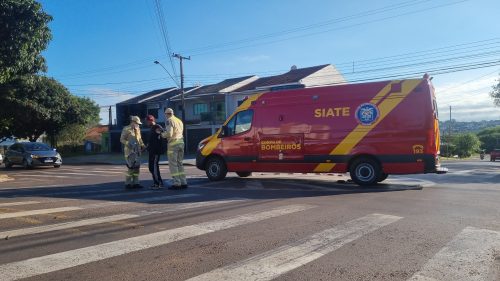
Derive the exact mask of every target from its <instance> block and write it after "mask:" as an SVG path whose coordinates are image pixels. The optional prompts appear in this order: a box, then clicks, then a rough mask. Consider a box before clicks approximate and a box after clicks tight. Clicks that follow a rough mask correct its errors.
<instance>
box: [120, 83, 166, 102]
mask: <svg viewBox="0 0 500 281" xmlns="http://www.w3.org/2000/svg"><path fill="white" fill-rule="evenodd" d="M175 89H176V88H175V87H170V88H164V89H158V90H153V91H150V92H147V93H145V94H142V95H139V96H136V97H133V98H131V99H128V100H125V101H122V102H119V103H117V105H124V104H138V103H145V102H150V101H151V100H152V99H154V98H157V97H159V96H161V95H164V94H167V93H169V92H172V91H173V90H175Z"/></svg>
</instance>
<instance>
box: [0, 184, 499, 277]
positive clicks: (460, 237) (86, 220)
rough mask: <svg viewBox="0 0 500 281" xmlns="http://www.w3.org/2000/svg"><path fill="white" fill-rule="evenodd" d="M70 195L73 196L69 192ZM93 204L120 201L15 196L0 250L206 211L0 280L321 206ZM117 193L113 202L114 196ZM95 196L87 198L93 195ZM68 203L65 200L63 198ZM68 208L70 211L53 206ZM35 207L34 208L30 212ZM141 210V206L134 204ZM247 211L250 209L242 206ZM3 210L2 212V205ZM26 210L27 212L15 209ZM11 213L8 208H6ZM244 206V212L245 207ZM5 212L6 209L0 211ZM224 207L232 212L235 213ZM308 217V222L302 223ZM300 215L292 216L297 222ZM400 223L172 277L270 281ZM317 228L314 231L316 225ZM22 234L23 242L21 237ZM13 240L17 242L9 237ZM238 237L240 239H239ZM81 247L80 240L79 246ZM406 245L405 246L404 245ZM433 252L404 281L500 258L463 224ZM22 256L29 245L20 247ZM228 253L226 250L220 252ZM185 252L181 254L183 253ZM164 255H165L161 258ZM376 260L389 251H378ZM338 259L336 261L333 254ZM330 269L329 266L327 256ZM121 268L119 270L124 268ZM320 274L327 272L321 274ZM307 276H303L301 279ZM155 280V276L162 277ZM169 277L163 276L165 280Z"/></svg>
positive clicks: (182, 196) (355, 227) (368, 218)
mask: <svg viewBox="0 0 500 281" xmlns="http://www.w3.org/2000/svg"><path fill="white" fill-rule="evenodd" d="M73 192H77V193H73ZM100 192H101V193H102V194H99V195H101V196H100V199H114V198H115V199H121V201H113V200H110V201H104V202H96V203H90V204H89V203H88V202H85V200H86V198H87V195H88V194H91V190H81V191H50V192H47V193H45V194H44V198H40V199H39V198H32V197H26V198H23V197H19V198H15V199H14V200H16V201H13V199H12V198H9V199H0V239H2V240H0V241H3V242H0V253H1V252H2V247H6V245H7V244H6V243H7V242H5V241H9V243H10V242H11V241H12V242H13V243H15V242H16V241H18V242H19V243H28V242H27V241H30V240H31V238H33V239H36V237H37V236H36V235H39V234H42V233H45V234H46V235H45V237H54V238H53V239H54V240H55V241H56V242H53V243H52V245H54V243H55V244H56V245H57V239H56V238H57V237H58V235H60V233H61V232H62V231H65V230H74V229H81V228H88V229H86V231H87V233H92V231H95V230H94V229H92V228H90V227H91V226H99V225H104V224H112V223H116V222H125V221H135V222H140V221H141V220H149V219H151V218H152V217H154V216H155V215H162V214H174V213H178V211H180V210H197V211H198V212H201V211H202V210H208V208H212V209H211V211H210V212H208V211H207V214H208V215H206V216H204V215H201V216H200V217H199V219H198V220H197V221H194V222H191V221H186V222H184V221H178V222H176V223H175V225H174V226H171V227H167V228H165V229H162V228H150V229H148V230H145V231H144V232H141V233H139V232H137V233H136V232H134V233H132V234H124V235H122V236H117V237H114V236H109V237H107V238H106V239H107V240H106V239H105V240H104V241H101V240H99V239H96V240H95V241H91V244H90V245H88V244H82V245H79V243H74V244H71V246H69V244H64V245H61V246H57V247H55V248H54V250H50V251H47V252H36V253H35V254H33V255H32V256H26V255H23V256H22V257H21V258H16V257H13V258H6V257H5V256H4V257H3V258H4V259H0V280H2V281H10V280H20V279H24V278H29V277H39V276H42V275H47V276H49V277H48V278H49V279H50V280H56V279H54V278H50V274H55V273H56V272H59V271H62V270H71V269H73V268H77V267H80V266H88V267H92V266H95V265H96V264H97V263H96V262H99V261H104V260H107V261H109V260H112V259H114V258H119V257H124V256H127V255H133V254H134V253H138V252H147V251H152V250H153V249H154V248H158V247H165V246H167V245H178V247H181V248H182V247H185V244H182V241H189V240H193V239H202V238H203V237H205V238H203V239H213V237H212V238H210V237H209V238H207V236H208V235H210V234H214V233H216V234H223V233H225V232H231V231H236V230H237V229H238V228H241V227H243V228H244V227H252V228H257V227H259V225H260V224H266V223H271V222H269V221H270V220H273V221H272V223H271V224H275V223H278V220H284V221H286V222H287V225H289V229H291V230H293V229H294V224H293V222H294V220H295V221H296V222H298V220H300V222H301V224H303V225H307V224H309V223H310V224H311V225H312V224H313V221H314V215H315V213H316V212H317V211H319V210H320V209H321V208H320V206H319V205H316V204H313V203H297V202H294V201H287V200H286V199H284V200H266V199H251V198H244V197H242V198H240V197H227V198H226V197H224V198H221V197H218V198H215V199H211V200H207V199H206V197H204V196H206V195H204V194H200V193H157V192H152V191H151V192H150V191H139V192H136V193H133V194H136V195H140V196H141V197H136V198H127V200H123V198H122V197H123V196H129V194H127V193H126V192H122V193H121V194H120V193H119V192H117V190H116V189H107V191H103V190H100ZM78 193H79V194H81V197H79V199H82V200H83V201H82V202H80V201H79V199H66V200H65V199H64V198H51V199H49V201H47V200H46V199H47V197H50V195H52V196H56V194H57V195H58V196H61V195H75V194H78ZM120 196H121V197H120ZM94 198H95V197H94ZM68 200H69V201H68ZM47 202H50V203H51V206H52V207H51V208H43V207H42V206H45V205H42V204H46V203H47ZM151 202H157V203H158V204H148V205H147V206H144V208H120V209H119V212H118V213H116V211H114V213H108V211H111V209H110V208H111V207H115V206H120V207H128V206H129V205H133V204H143V203H151ZM62 203H65V204H68V203H70V204H73V203H75V204H74V205H71V206H60V205H59V204H62ZM37 206H40V207H39V208H37ZM140 206H142V205H140ZM249 206H255V207H249ZM7 207H8V209H5V208H7ZM26 207H30V209H29V210H26V209H23V208H26ZM12 208H14V209H12ZM95 208H100V209H101V210H102V211H103V212H102V213H100V215H94V216H91V217H85V216H83V217H78V216H76V215H74V216H70V217H69V219H68V220H67V221H64V222H58V223H52V222H43V224H42V225H31V226H24V227H12V224H11V226H10V227H8V228H7V227H5V225H4V224H2V222H4V221H8V220H12V219H16V218H18V217H30V216H35V215H39V214H55V213H68V212H71V213H72V214H73V213H75V214H83V213H85V212H86V211H88V210H90V209H95ZM247 208H248V209H247ZM5 210H7V211H5ZM229 210H231V211H232V210H239V211H237V212H236V214H234V213H232V212H230V211H229ZM308 217H311V218H312V219H311V221H308V220H305V221H304V218H308ZM299 218H300V219H299ZM410 219H411V218H405V217H404V216H399V215H396V214H385V213H384V214H380V213H371V212H368V213H366V214H364V215H361V216H353V217H351V218H349V219H347V218H346V219H343V218H342V219H338V218H337V220H338V221H332V222H330V224H329V226H325V227H321V228H318V230H314V231H311V232H309V233H308V234H306V235H298V236H300V237H298V236H297V237H296V239H293V240H288V241H284V242H282V243H279V244H274V243H270V244H269V245H267V246H266V247H265V248H266V249H265V250H262V251H259V252H256V253H251V254H247V255H244V256H241V257H240V258H238V259H236V260H230V261H224V262H222V263H221V264H218V265H215V266H214V265H211V266H207V267H201V268H202V269H203V272H196V271H193V272H187V273H186V275H185V277H184V278H183V279H180V280H191V281H211V280H217V281H219V280H245V281H257V280H273V279H276V278H279V277H280V276H283V275H285V274H287V273H290V272H292V271H295V270H303V269H304V266H306V265H308V264H312V263H315V262H318V261H319V260H320V259H324V258H329V256H330V255H332V256H335V254H336V251H337V250H339V249H341V248H343V247H345V246H346V245H347V244H350V245H351V246H352V247H356V246H355V245H356V244H357V242H356V241H358V240H360V239H365V241H364V243H371V240H370V239H367V238H368V237H370V236H372V235H379V234H380V233H384V232H386V231H389V230H388V228H389V227H390V228H391V229H397V228H398V225H399V224H400V223H401V222H404V221H405V220H410ZM316 228H317V226H316ZM72 235H73V236H72V239H76V240H78V239H79V237H78V235H79V234H78V232H74V233H73V234H72ZM22 237H25V238H26V239H24V240H23V239H21V238H22ZM17 238H19V240H16V239H17ZM241 239H245V236H244V234H243V235H241ZM87 243H88V241H87ZM387 243H388V245H387V247H386V248H390V246H391V245H390V243H391V241H388V242H387ZM409 243H411V241H410V242H409ZM441 247H442V248H441V249H436V250H435V251H434V252H433V253H435V254H433V255H430V256H429V257H427V260H426V261H425V260H424V261H422V263H421V265H420V266H419V269H418V270H417V271H415V270H413V271H412V272H409V273H408V275H407V277H406V278H407V279H406V280H408V281H430V280H434V281H435V280H441V281H452V280H453V281H455V280H459V281H460V280H498V279H496V278H498V277H499V275H498V273H497V272H496V271H495V266H496V263H498V260H499V256H500V231H495V230H489V229H482V228H477V227H471V226H469V227H465V228H463V229H460V230H459V231H458V232H457V233H456V234H455V235H454V236H453V237H452V238H451V240H449V241H447V242H446V243H445V244H443V245H441ZM22 248H23V251H28V250H29V247H22ZM227 250H228V251H231V249H227ZM186 251H189V249H186ZM167 254H168V253H167ZM383 254H384V255H387V254H390V252H385V253H383ZM336 258H342V257H336ZM331 267H332V268H334V267H335V259H331ZM125 270H126V269H125ZM326 270H328V269H326ZM306 279H307V280H313V279H314V278H313V277H311V278H307V277H306V278H304V280H306ZM162 280H163V279H162ZM169 280H170V279H169Z"/></svg>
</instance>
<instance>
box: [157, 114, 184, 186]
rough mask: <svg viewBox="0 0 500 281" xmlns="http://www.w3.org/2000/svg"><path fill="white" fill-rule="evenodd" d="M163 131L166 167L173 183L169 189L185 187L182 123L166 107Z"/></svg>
mask: <svg viewBox="0 0 500 281" xmlns="http://www.w3.org/2000/svg"><path fill="white" fill-rule="evenodd" d="M165 120H166V121H165V131H164V132H162V134H161V136H162V137H164V138H166V139H167V140H168V152H167V154H168V167H169V169H170V174H171V175H172V179H173V183H172V186H171V189H184V188H187V187H188V185H187V182H186V174H185V173H184V167H183V166H182V161H183V158H184V138H183V135H182V134H183V130H184V124H182V121H181V120H180V119H179V118H177V117H175V115H174V110H173V109H171V108H167V109H166V110H165Z"/></svg>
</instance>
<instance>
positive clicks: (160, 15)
mask: <svg viewBox="0 0 500 281" xmlns="http://www.w3.org/2000/svg"><path fill="white" fill-rule="evenodd" d="M160 1H161V0H154V3H155V6H156V9H155V12H156V16H157V19H158V26H159V28H160V31H161V32H160V33H161V35H162V38H163V42H164V43H165V47H166V51H167V56H168V59H169V61H170V66H171V67H172V71H173V72H174V76H175V77H177V71H176V70H175V65H174V60H173V58H172V57H171V56H170V54H172V49H171V47H170V40H169V36H168V29H167V23H166V18H165V13H164V12H163V6H162V4H161V2H160ZM167 72H168V71H167ZM169 75H170V73H169Z"/></svg>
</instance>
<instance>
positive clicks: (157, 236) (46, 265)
mask: <svg viewBox="0 0 500 281" xmlns="http://www.w3.org/2000/svg"><path fill="white" fill-rule="evenodd" d="M313 207H314V206H311V205H288V206H284V207H280V208H276V209H273V210H269V211H263V212H256V213H250V214H245V215H241V216H236V217H232V218H227V219H219V220H213V221H209V222H204V223H199V224H194V225H188V226H183V227H179V228H174V229H169V230H165V231H160V232H156V233H151V234H146V235H141V236H136V237H132V238H127V239H122V240H117V241H113V242H108V243H104V244H99V245H95V246H89V247H84V248H80V249H75V250H69V251H65V252H60V253H56V254H51V255H46V256H41V257H36V258H31V259H27V260H23V261H18V262H12V263H8V264H4V265H1V266H0V272H2V280H3V281H11V280H18V279H21V278H27V277H32V276H37V275H40V274H45V273H49V272H54V271H58V270H63V269H67V268H71V267H75V266H79V265H84V264H88V263H91V262H96V261H100V260H104V259H109V258H112V257H116V256H121V255H125V254H128V253H132V252H137V251H141V250H145V249H149V248H153V247H158V246H163V245H166V244H169V243H172V242H176V241H180V240H184V239H188V238H192V237H196V236H200V235H203V234H208V233H212V232H216V231H220V230H225V229H229V228H233V227H237V226H241V225H245V224H250V223H255V222H259V221H262V220H266V219H270V218H275V217H279V216H283V215H287V214H292V213H295V212H300V211H304V210H307V209H310V208H313Z"/></svg>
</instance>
